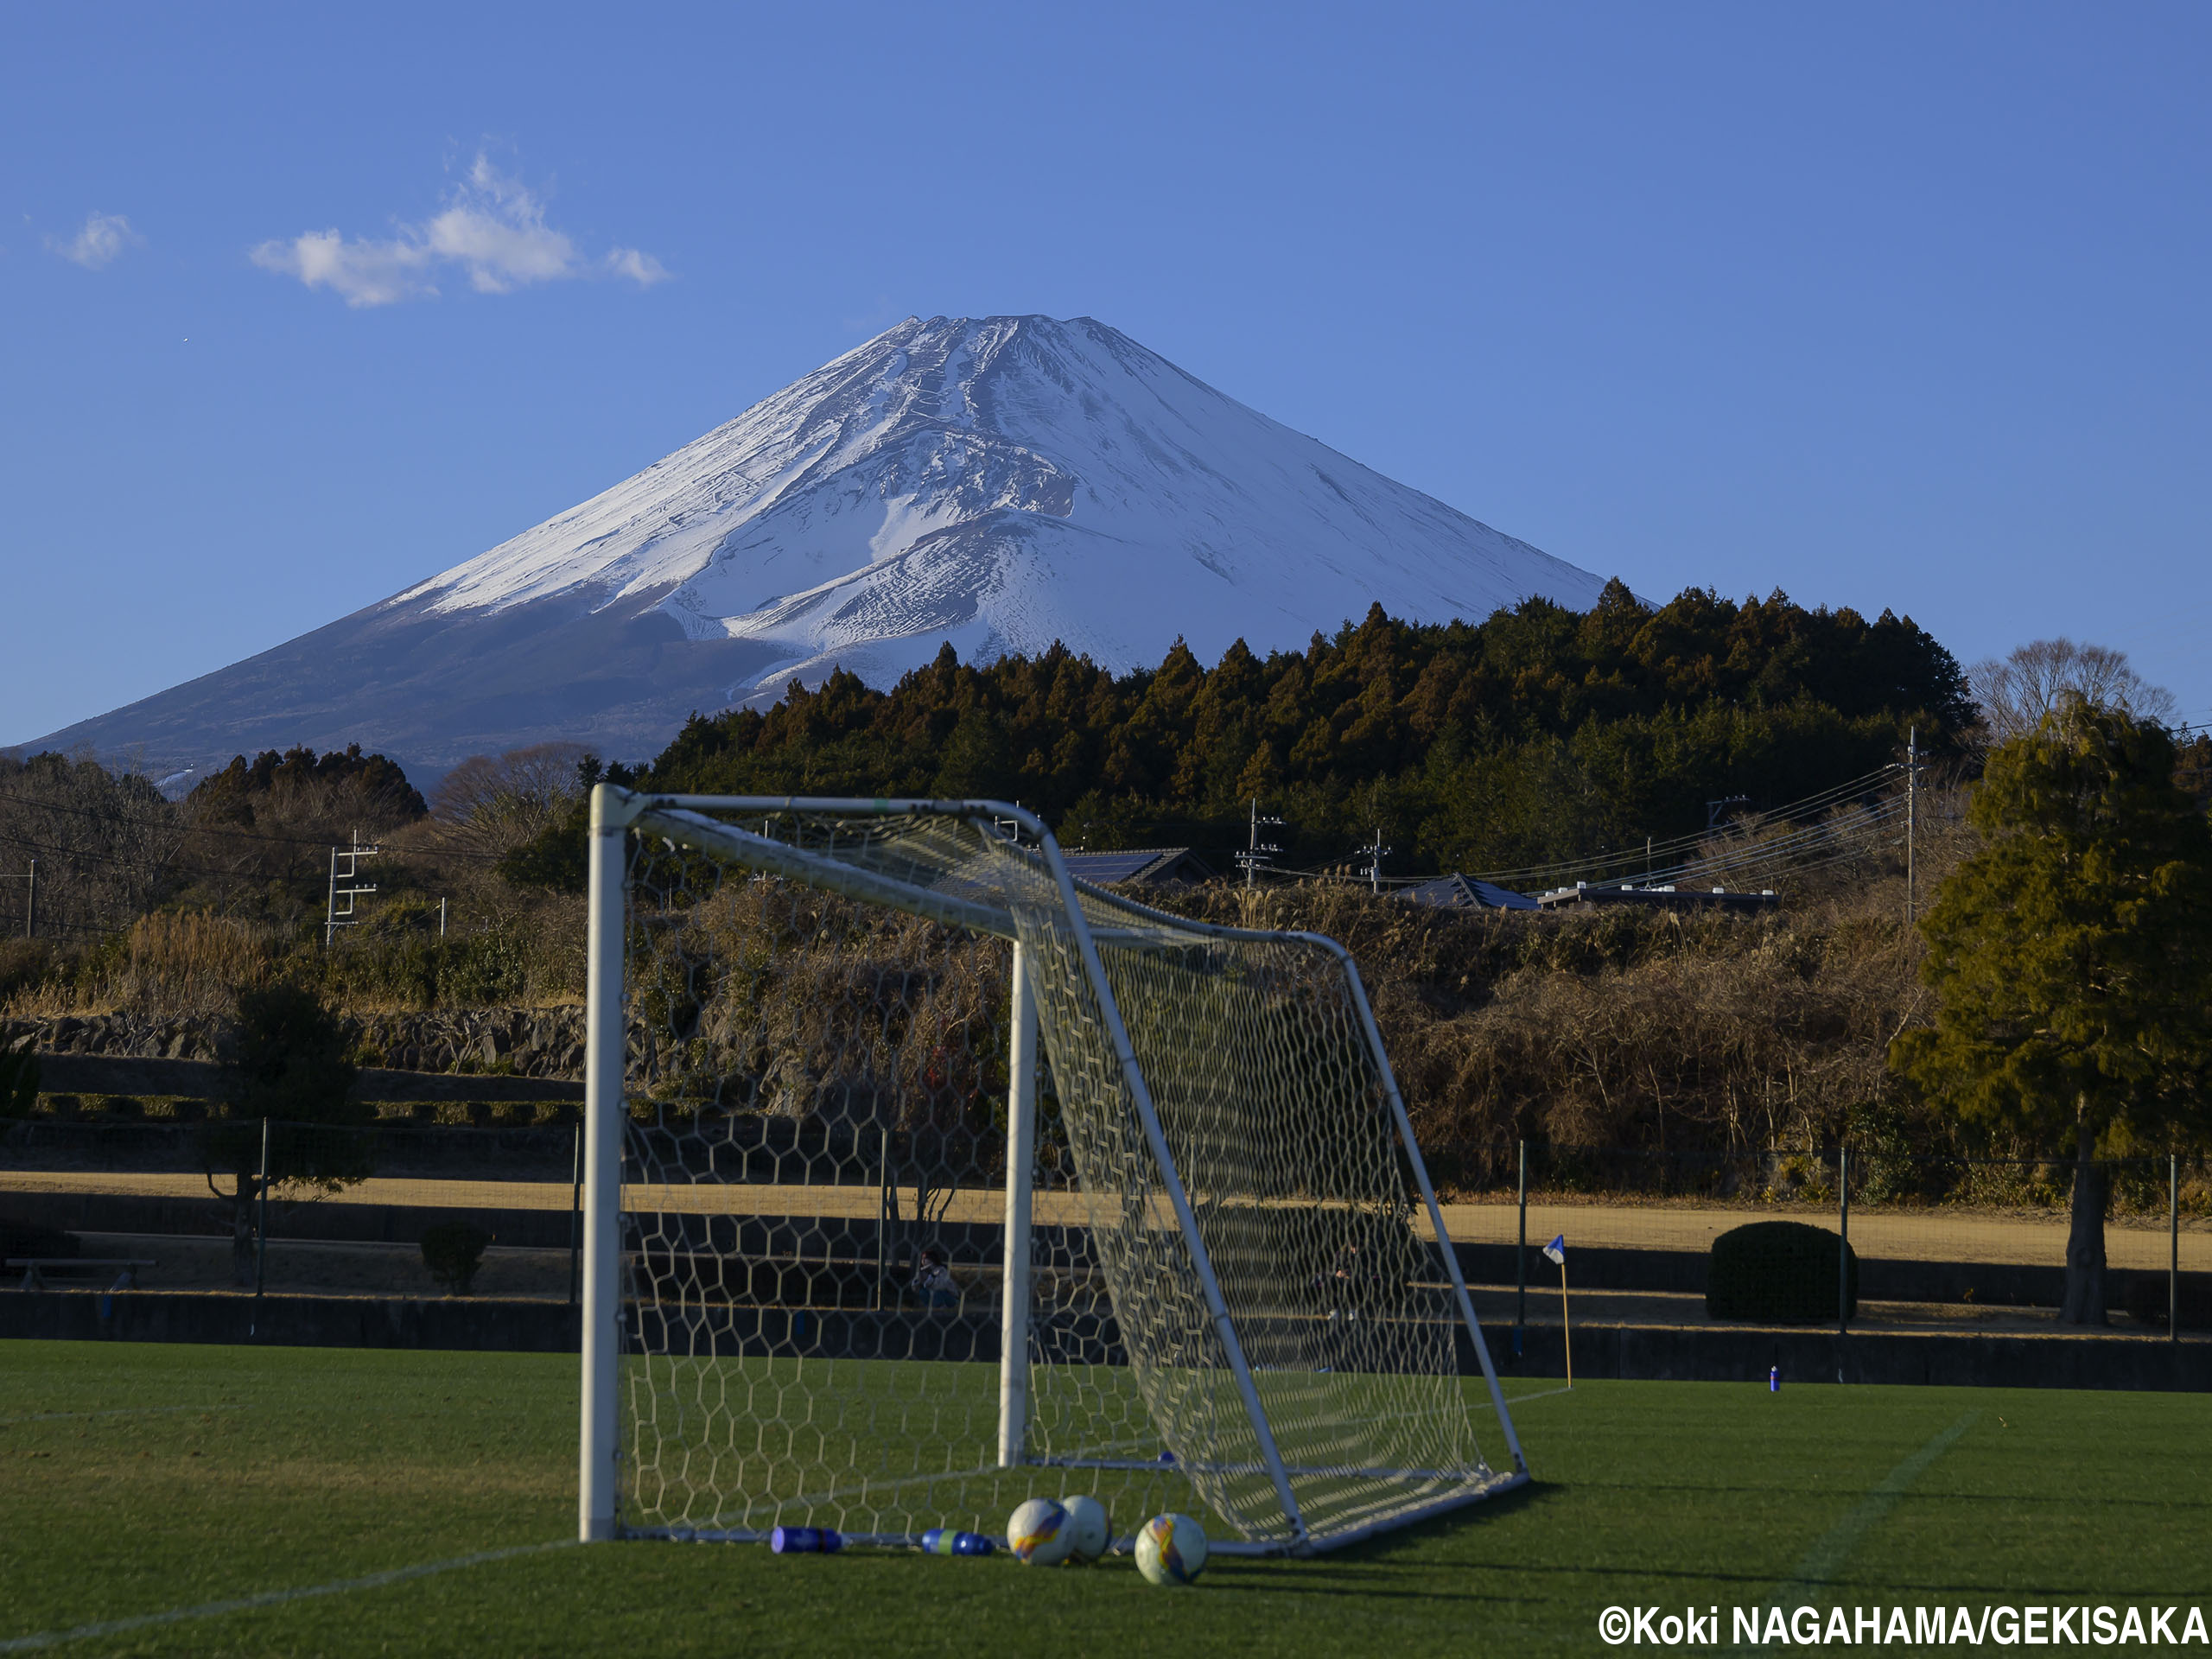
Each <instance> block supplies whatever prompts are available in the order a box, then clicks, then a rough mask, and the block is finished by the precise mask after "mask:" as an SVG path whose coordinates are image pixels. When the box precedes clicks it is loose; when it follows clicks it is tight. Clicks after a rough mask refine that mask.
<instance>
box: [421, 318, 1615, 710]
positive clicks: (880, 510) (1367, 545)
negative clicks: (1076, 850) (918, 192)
mask: <svg viewBox="0 0 2212 1659" xmlns="http://www.w3.org/2000/svg"><path fill="white" fill-rule="evenodd" d="M1600 585H1601V584H1600V583H1599V581H1598V579H1597V578H1595V577H1593V576H1591V575H1588V574H1586V572H1583V571H1580V570H1578V569H1574V568H1573V567H1572V566H1570V565H1567V564H1564V563H1560V561H1558V560H1555V559H1553V558H1550V557H1548V556H1546V555H1544V554H1542V553H1540V552H1538V551H1537V550H1535V549H1534V548H1532V547H1529V546H1528V545H1527V544H1526V543H1521V542H1516V541H1515V540H1513V539H1512V538H1511V537H1507V536H1503V535H1500V534H1499V533H1498V532H1497V531H1493V530H1491V529H1490V528H1489V527H1488V526H1486V525H1484V524H1478V523H1477V522H1476V521H1475V520H1473V519H1471V518H1467V517H1465V515H1463V514H1460V513H1458V512H1453V511H1452V509H1451V508H1449V507H1446V506H1445V505H1443V504H1442V503H1440V502H1438V501H1435V500H1433V499H1430V498H1428V497H1427V496H1424V495H1421V494H1420V493H1418V492H1416V491H1414V490H1410V489H1408V488H1407V487H1405V486H1402V485H1399V484H1395V483H1393V482H1391V481H1390V480H1388V479H1385V478H1383V477H1381V476H1379V475H1378V474H1375V473H1373V472H1370V470H1369V469H1367V468H1366V467H1362V466H1360V465H1359V464H1358V463H1357V462H1356V461H1350V460H1348V459H1346V458H1345V457H1344V456H1343V455H1340V454H1337V453H1336V452H1335V451H1333V450H1331V449H1329V448H1327V447H1326V446H1325V445H1323V444H1320V443H1319V442H1315V441H1314V440H1313V439H1311V438H1307V437H1305V436H1302V435H1300V434H1298V433H1295V432H1293V431H1291V430H1290V429H1287V428H1286V427H1284V426H1281V425H1280V424H1278V423H1275V422H1274V421H1271V420H1268V418H1267V417H1266V416H1262V415H1260V414H1258V413H1256V412H1255V411H1254V410H1250V409H1248V408H1246V407H1245V406H1244V405H1243V404H1239V403H1236V401H1235V400H1233V399H1231V398H1229V397H1224V396H1223V395H1222V394H1221V393H1220V392H1217V391H1214V390H1213V389H1212V388H1211V387H1210V386H1208V385H1205V384H1204V383H1203V382H1200V381H1198V380H1196V379H1193V378H1192V377H1190V376H1189V375H1187V374H1185V373H1184V372H1182V371H1181V370H1179V369H1178V368H1176V367H1175V366H1174V365H1173V364H1171V363H1169V362H1168V361H1166V359H1164V358H1161V357H1159V356H1157V355H1156V354H1154V353H1151V352H1148V351H1147V350H1146V349H1145V348H1144V347H1142V346H1139V345H1137V344H1136V343H1135V341H1134V340H1130V339H1128V336H1126V335H1124V334H1120V333H1117V332H1116V330H1114V329H1112V328H1109V327H1105V326H1104V325H1103V324H1101V323H1098V322H1096V321H1091V320H1090V319H1089V318H1077V319H1075V320H1073V321H1066V322H1060V321H1053V320H1052V319H1051V318H1047V317H988V318H982V319H980V320H976V319H968V318H944V317H932V318H931V319H930V320H929V321H926V322H925V321H920V320H918V319H916V318H912V317H909V318H908V319H906V321H904V322H901V323H899V325H897V326H896V327H893V328H891V329H889V330H887V332H885V333H884V334H880V335H879V336H877V337H876V338H875V339H874V340H870V341H868V343H867V344H866V345H864V346H860V347H858V348H857V349H855V350H854V351H851V352H849V353H846V354H845V355H844V356H842V357H840V358H838V359H836V360H835V361H833V362H830V363H829V364H826V365H823V367H822V368H820V369H817V370H816V371H815V372H813V373H811V374H810V375H807V376H805V377H804V378H801V379H799V380H798V381H795V382H794V383H792V384H791V385H789V386H787V387H785V389H784V390H783V391H779V392H778V393H776V394H775V395H774V396H773V397H769V398H767V399H766V400H765V401H763V402H762V403H760V404H756V405H754V406H753V408H752V409H750V410H747V411H746V412H745V413H744V414H742V415H741V416H738V417H737V418H736V419H735V420H734V421H731V422H729V423H728V424H726V425H724V426H721V427H718V428H716V429H715V430H714V431H712V432H709V433H708V434H707V435H705V436H704V437H702V438H700V439H698V440H697V441H696V442H692V443H690V444H687V445H685V446H684V447H683V448H681V449H679V450H677V452H676V453H675V454H671V455H670V456H668V457H667V458H666V459H665V460H664V461H658V462H656V463H655V464H654V465H653V466H652V467H648V468H646V469H645V471H644V472H642V473H639V474H637V475H636V476H635V477H633V478H630V479H626V480H624V481H623V482H622V483H620V484H618V485H616V486H614V487H613V488H612V489H610V490H607V491H606V492H604V493H601V494H600V495H598V496H595V497H594V498H593V499H590V500H589V501H587V502H585V503H583V504H582V505H581V506H577V507H575V508H572V509H570V510H569V512H564V513H563V514H561V515H559V516H558V517H557V518H552V519H549V520H548V521H547V522H546V523H544V524H540V525H538V526H537V528H535V529H533V530H531V531H525V532H524V534H522V535H520V536H518V537H515V538H514V539H513V540H512V541H511V542H507V543H503V544H502V545H500V546H499V547H496V548H494V549H493V550H491V551H490V552H488V553H486V554H483V555H481V556H479V557H477V558H474V559H472V560H470V561H468V562H467V563H465V564H461V565H458V566H455V567H454V569H451V570H448V571H445V572H444V573H442V574H441V575H437V576H434V577H432V578H431V579H430V580H429V582H424V583H423V584H421V585H420V586H419V587H416V588H410V590H408V591H407V592H406V593H404V594H400V595H398V596H397V598H396V599H395V600H393V601H390V602H391V603H392V604H394V605H406V604H419V605H422V606H423V607H426V608H427V609H428V610H429V611H430V612H432V613H438V614H452V613H464V612H469V611H480V612H489V613H497V612H499V611H502V610H505V609H508V608H510V607H516V606H519V605H523V604H526V603H528V602H530V601H535V600H543V599H549V598H554V597H556V596H566V597H581V598H583V599H585V600H586V601H588V604H589V605H590V606H591V607H592V608H594V609H597V608H601V607H608V606H624V605H628V604H648V603H649V604H650V605H652V606H653V607H657V608H658V611H659V612H660V613H662V614H663V615H664V616H666V617H668V618H669V619H670V620H672V621H674V622H675V623H676V624H677V626H679V627H681V628H682V629H683V633H684V635H685V637H686V638H688V639H695V640H702V641H704V640H715V639H734V640H747V641H753V642H756V643H758V644H760V645H766V646H772V647H773V648H774V653H773V660H772V661H771V662H770V663H769V664H766V666H765V667H763V668H762V669H761V670H760V671H759V673H758V677H757V678H756V680H755V681H754V683H753V686H750V687H746V686H734V687H732V688H731V690H732V692H733V700H735V699H736V698H738V697H741V696H744V695H746V693H747V692H748V691H751V690H769V691H772V690H775V689H776V688H779V687H780V686H781V685H782V683H784V682H785V680H787V679H788V678H790V677H792V676H794V675H796V676H798V677H803V678H805V679H808V680H814V679H817V678H819V677H821V676H823V674H825V673H827V672H828V671H829V668H830V667H831V666H833V665H835V664H843V665H844V666H846V667H848V668H850V669H852V670H854V671H856V672H858V673H860V674H861V677H863V678H865V679H868V680H871V681H874V682H875V683H888V681H889V680H891V679H893V678H896V677H897V676H898V675H899V673H901V672H903V671H905V670H906V669H907V668H910V667H913V666H917V665H918V664H920V663H923V662H925V661H927V660H928V659H929V658H931V657H932V656H934V655H935V654H936V652H937V650H938V646H939V645H941V644H943V643H944V641H946V640H948V639H949V640H950V641H951V642H952V644H953V645H954V646H955V647H956V648H957V650H958V651H959V652H960V653H961V655H962V656H963V658H971V659H972V658H976V657H989V656H993V655H996V654H999V653H1001V652H1038V651H1042V650H1044V649H1045V648H1046V647H1047V646H1049V645H1052V643H1053V642H1054V641H1055V640H1058V641H1061V642H1063V643H1065V645H1068V646H1069V647H1070V648H1071V649H1073V650H1076V651H1079V652H1085V653H1087V654H1088V655H1090V657H1092V658H1094V659H1096V660H1097V661H1099V662H1101V663H1104V664H1109V665H1111V666H1114V667H1116V668H1122V669H1126V668H1129V667H1133V666H1135V665H1137V664H1148V663H1154V662H1157V661H1158V660H1159V659H1160V656H1161V654H1162V653H1163V652H1164V651H1165V650H1166V646H1167V645H1168V644H1169V643H1170V642H1171V641H1172V640H1173V639H1174V637H1175V636H1176V635H1178V634H1180V635H1182V636H1183V637H1185V639H1188V640H1189V641H1190V643H1191V645H1192V648H1193V649H1195V650H1196V651H1197V652H1198V654H1199V655H1200V657H1201V658H1209V659H1210V657H1211V655H1217V654H1218V653H1219V652H1221V651H1222V650H1224V649H1225V648H1226V647H1227V645H1229V643H1230V640H1231V639H1235V638H1236V637H1238V636H1240V635H1242V636H1243V637H1245V638H1246V639H1248V640H1249V642H1250V643H1251V644H1253V645H1255V646H1256V647H1258V648H1259V649H1262V650H1265V649H1267V648H1268V646H1270V645H1300V644H1302V643H1303V642H1304V641H1305V639H1306V638H1307V637H1308V636H1309V635H1310V634H1311V633H1312V632H1313V631H1314V630H1315V629H1317V628H1319V629H1322V630H1324V631H1327V630H1332V629H1333V628H1335V627H1336V626H1338V625H1339V624H1341V623H1342V622H1344V620H1346V619H1347V618H1350V617H1357V616H1358V615H1360V614H1361V613H1363V612H1364V611H1365V610H1366V608H1367V607H1368V605H1369V603H1370V601H1381V602H1382V604H1383V608H1384V609H1386V610H1388V611H1389V612H1391V613H1393V614H1395V615H1402V616H1408V617H1414V618H1419V619H1422V620H1434V619H1437V618H1440V617H1442V616H1446V615H1462V616H1479V615H1486V614H1488V613H1489V612H1490V611H1491V609H1493V608H1495V607H1497V606H1499V605H1502V604H1510V603H1511V602H1513V601H1516V600H1518V599H1520V598H1522V597H1523V596H1524V595H1526V594H1531V593H1541V594H1548V595H1550V596H1552V597H1555V598H1558V599H1560V600H1561V601H1567V602H1569V603H1573V604H1577V605H1580V604H1586V603H1588V602H1591V601H1593V600H1594V599H1595V596H1596V594H1597V593H1598V590H1599V586H1600Z"/></svg>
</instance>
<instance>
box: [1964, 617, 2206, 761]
mask: <svg viewBox="0 0 2212 1659" xmlns="http://www.w3.org/2000/svg"><path fill="white" fill-rule="evenodd" d="M1967 682H1968V683H1969V684H1970V685H1971V686H1972V688H1973V690H1974V701H1975V702H1978V703H1980V705H1981V725H1980V729H1979V730H1978V731H1977V733H1976V734H1975V736H1976V737H1977V738H1978V739H1979V741H1980V747H1982V748H1983V749H1985V750H1986V749H1988V748H1993V747H1995V746H1996V745H1998V744H1999V743H2006V742H2010V741H2012V739H2013V738H2016V737H2018V736H2019V735H2021V734H2023V733H2025V732H2031V731H2033V730H2035V728H2036V727H2037V724H2038V723H2039V722H2040V721H2042V719H2043V717H2044V715H2047V714H2050V713H2051V712H2052V711H2053V710H2054V709H2056V708H2057V707H2058V706H2059V704H2060V702H2061V701H2062V699H2063V697H2064V696H2066V694H2067V693H2069V692H2076V693H2079V694H2080V695H2081V696H2082V698H2083V699H2085V700H2086V701H2087V702H2090V703H2093V704H2094V705H2095V706H2096V707H2098V708H2101V709H2114V710H2117V711H2119V712H2120V713H2123V714H2128V715H2134V716H2135V717H2136V718H2137V719H2139V720H2152V721H2158V722H2160V723H2161V724H2166V723H2170V722H2171V721H2172V719H2173V717H2174V698H2173V693H2172V692H2171V691H2169V690H2166V689H2165V688H2164V686H2160V685H2152V683H2150V682H2149V681H2147V680H2145V678H2144V677H2142V676H2141V675H2140V674H2139V673H2137V672H2136V671H2135V670H2134V669H2133V667H2131V666H2130V665H2129V664H2128V661H2127V653H2126V652H2124V651H2115V650H2113V648H2112V647H2111V646H2109V645H2076V644H2075V642H2074V641H2073V640H2071V639H2066V638H2064V637H2063V636H2061V637H2060V638H2058V639H2031V640H2030V641H2029V642H2028V643H2027V644H2026V645H2018V646H2015V647H2014V648H2013V649H2012V651H2011V652H2009V653H2007V654H2006V655H2005V657H2004V658H1995V657H1991V658H1984V659H1983V660H1982V661H1980V662H1978V663H1976V664H1974V666H1973V667H1972V668H1970V669H1968V670H1967Z"/></svg>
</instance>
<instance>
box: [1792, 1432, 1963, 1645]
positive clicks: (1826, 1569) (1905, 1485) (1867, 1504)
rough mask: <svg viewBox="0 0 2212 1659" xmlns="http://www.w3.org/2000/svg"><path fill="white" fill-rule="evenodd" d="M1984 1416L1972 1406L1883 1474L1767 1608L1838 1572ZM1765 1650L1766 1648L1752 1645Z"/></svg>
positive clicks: (1795, 1601) (1802, 1596)
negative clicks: (1853, 1552)
mask: <svg viewBox="0 0 2212 1659" xmlns="http://www.w3.org/2000/svg"><path fill="white" fill-rule="evenodd" d="M1980 1419H1981V1413H1980V1412H1979V1411H1969V1412H1967V1414H1966V1415H1965V1416H1963V1417H1961V1418H1960V1419H1959V1421H1957V1422H1955V1423H1953V1424H1952V1425H1951V1426H1950V1427H1948V1428H1947V1429H1945V1430H1944V1431H1943V1432H1942V1433H1940V1434H1938V1435H1936V1437H1935V1438H1934V1439H1933V1440H1929V1442H1928V1444H1927V1445H1925V1446H1922V1447H1921V1448H1920V1450H1918V1451H1917V1452H1914V1453H1913V1454H1912V1455H1911V1456H1910V1457H1909V1458H1907V1459H1905V1460H1904V1462H1903V1463H1901V1464H1899V1465H1897V1467H1896V1468H1894V1469H1892V1470H1891V1471H1890V1472H1889V1473H1888V1474H1886V1475H1885V1476H1883V1477H1882V1481H1881V1484H1879V1485H1878V1486H1877V1487H1875V1488H1874V1490H1873V1491H1871V1492H1869V1493H1867V1494H1866V1497H1862V1498H1860V1499H1859V1502H1858V1503H1855V1504H1853V1506H1852V1508H1851V1510H1850V1512H1849V1513H1848V1514H1847V1515H1846V1516H1844V1517H1843V1519H1842V1520H1840V1521H1839V1522H1836V1523H1835V1525H1834V1526H1833V1527H1830V1528H1829V1529H1827V1531H1826V1532H1824V1533H1822V1534H1821V1535H1820V1537H1819V1538H1817V1539H1815V1541H1814V1542H1813V1547H1812V1548H1810V1549H1808V1550H1807V1551H1806V1552H1805V1554H1804V1557H1803V1559H1802V1560H1800V1561H1799V1562H1798V1563H1797V1567H1796V1571H1795V1572H1793V1573H1790V1575H1789V1577H1788V1578H1786V1579H1784V1580H1783V1581H1782V1582H1781V1583H1780V1584H1777V1585H1776V1586H1774V1590H1773V1592H1772V1593H1770V1595H1769V1596H1768V1597H1767V1599H1766V1601H1765V1604H1764V1606H1763V1607H1762V1608H1761V1610H1760V1611H1761V1612H1762V1613H1764V1611H1766V1609H1768V1608H1777V1607H1779V1608H1784V1609H1788V1608H1793V1607H1796V1606H1798V1605H1802V1603H1803V1602H1805V1601H1806V1600H1808V1599H1809V1598H1810V1597H1811V1596H1812V1594H1813V1593H1814V1592H1815V1591H1817V1590H1819V1589H1820V1587H1821V1586H1822V1585H1825V1584H1826V1583H1827V1581H1828V1580H1830V1579H1832V1578H1834V1576H1835V1575H1836V1573H1837V1571H1838V1569H1840V1567H1842V1566H1843V1564H1844V1562H1846V1561H1847V1560H1850V1559H1851V1552H1852V1551H1853V1550H1854V1549H1857V1548H1859V1540H1860V1539H1862V1538H1864V1537H1865V1536H1866V1535H1867V1533H1868V1532H1870V1531H1871V1530H1872V1529H1873V1528H1874V1526H1875V1525H1876V1524H1877V1523H1878V1522H1880V1521H1881V1519H1882V1517H1883V1516H1886V1515H1887V1514H1889V1512H1890V1511H1891V1510H1893V1509H1895V1508H1896V1507H1897V1500H1898V1499H1899V1498H1901V1497H1904V1495H1905V1493H1906V1491H1908V1490H1909V1489H1910V1487H1911V1485H1912V1484H1913V1482H1915V1481H1916V1480H1918V1479H1919V1478H1921V1476H1923V1475H1924V1474H1926V1473H1927V1472H1928V1469H1929V1465H1931V1464H1933V1463H1934V1462H1935V1461H1936V1459H1938V1458H1940V1457H1942V1455H1943V1454H1944V1453H1945V1452H1948V1451H1949V1450H1950V1449H1951V1448H1952V1447H1953V1446H1955V1445H1957V1444H1958V1441H1959V1438H1960V1436H1961V1435H1962V1434H1964V1433H1966V1432H1967V1430H1968V1429H1970V1428H1972V1427H1974V1424H1975V1423H1977V1422H1979V1421H1980ZM1751 1651H1752V1652H1755V1653H1764V1652H1765V1651H1766V1649H1764V1647H1759V1648H1755V1649H1751Z"/></svg>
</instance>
